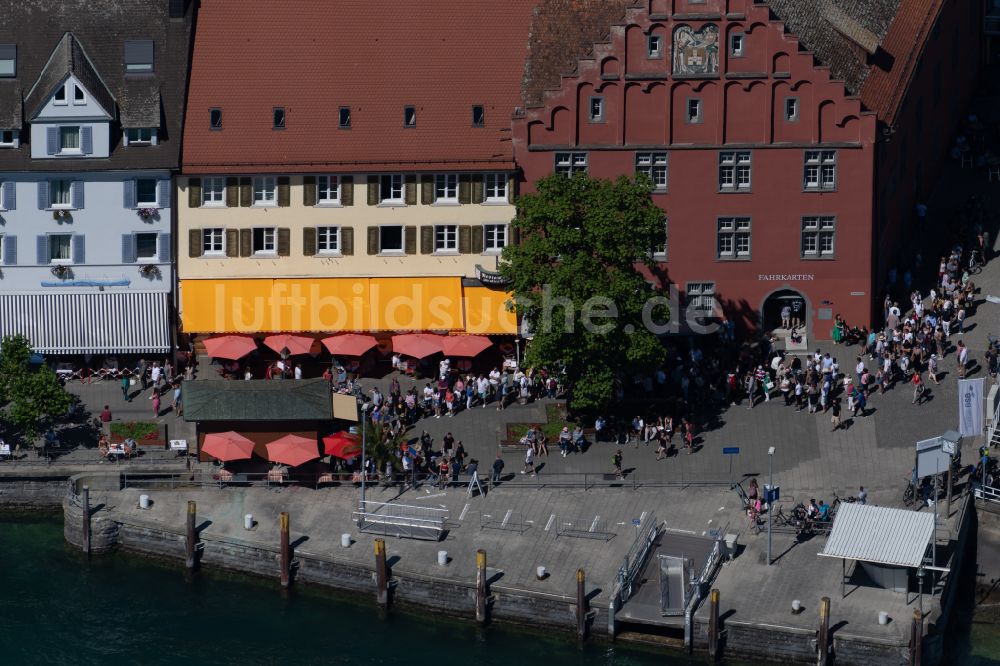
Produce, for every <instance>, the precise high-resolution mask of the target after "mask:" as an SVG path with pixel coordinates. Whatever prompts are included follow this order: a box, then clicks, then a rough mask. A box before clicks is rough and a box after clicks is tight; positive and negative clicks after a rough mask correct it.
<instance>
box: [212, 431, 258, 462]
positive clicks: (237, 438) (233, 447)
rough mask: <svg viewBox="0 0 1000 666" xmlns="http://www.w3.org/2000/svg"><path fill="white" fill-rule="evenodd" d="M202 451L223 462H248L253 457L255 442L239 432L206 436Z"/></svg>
mask: <svg viewBox="0 0 1000 666" xmlns="http://www.w3.org/2000/svg"><path fill="white" fill-rule="evenodd" d="M201 450H202V451H204V452H205V453H207V454H208V455H210V456H212V457H213V458H217V459H219V460H222V461H227V460H246V459H247V458H249V457H250V456H252V455H253V442H252V441H250V440H249V439H247V438H246V437H244V436H243V435H241V434H239V433H238V432H233V431H232V430H230V431H229V432H218V433H210V434H208V435H205V441H204V442H202V444H201Z"/></svg>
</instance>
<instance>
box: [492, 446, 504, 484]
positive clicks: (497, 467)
mask: <svg viewBox="0 0 1000 666" xmlns="http://www.w3.org/2000/svg"><path fill="white" fill-rule="evenodd" d="M503 467H504V463H503V455H502V454H500V453H498V454H497V459H496V460H494V461H493V483H500V475H501V474H503Z"/></svg>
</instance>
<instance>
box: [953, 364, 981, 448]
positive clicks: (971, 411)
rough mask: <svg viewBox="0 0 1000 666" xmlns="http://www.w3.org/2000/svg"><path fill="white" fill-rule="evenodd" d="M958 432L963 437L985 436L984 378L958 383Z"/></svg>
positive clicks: (963, 380) (961, 380) (962, 380)
mask: <svg viewBox="0 0 1000 666" xmlns="http://www.w3.org/2000/svg"><path fill="white" fill-rule="evenodd" d="M958 431H959V433H961V434H962V436H963V437H976V436H978V435H981V434H983V378H982V377H980V378H979V379H960V380H959V381H958Z"/></svg>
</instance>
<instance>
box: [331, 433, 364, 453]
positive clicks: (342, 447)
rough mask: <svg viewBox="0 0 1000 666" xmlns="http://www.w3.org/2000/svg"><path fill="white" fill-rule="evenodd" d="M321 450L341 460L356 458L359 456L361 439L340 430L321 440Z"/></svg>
mask: <svg viewBox="0 0 1000 666" xmlns="http://www.w3.org/2000/svg"><path fill="white" fill-rule="evenodd" d="M323 450H324V451H325V452H326V453H328V454H330V455H332V456H336V457H337V458H341V459H343V460H350V459H351V458H357V457H358V456H360V455H361V437H359V436H358V435H355V434H354V433H352V432H347V431H346V430H341V431H340V432H337V433H334V434H332V435H328V436H326V437H324V438H323Z"/></svg>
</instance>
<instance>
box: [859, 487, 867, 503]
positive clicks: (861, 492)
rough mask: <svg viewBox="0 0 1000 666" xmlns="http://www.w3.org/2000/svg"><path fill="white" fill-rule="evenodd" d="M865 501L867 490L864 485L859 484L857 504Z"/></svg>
mask: <svg viewBox="0 0 1000 666" xmlns="http://www.w3.org/2000/svg"><path fill="white" fill-rule="evenodd" d="M867 503H868V491H867V490H865V487H864V486H861V488H860V489H859V490H858V504H867Z"/></svg>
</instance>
